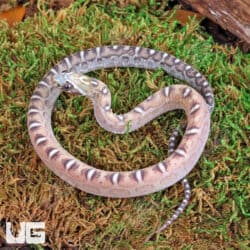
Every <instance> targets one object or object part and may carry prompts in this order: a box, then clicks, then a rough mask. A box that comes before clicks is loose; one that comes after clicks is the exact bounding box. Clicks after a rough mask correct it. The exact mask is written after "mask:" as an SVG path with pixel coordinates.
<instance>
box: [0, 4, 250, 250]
mask: <svg viewBox="0 0 250 250" xmlns="http://www.w3.org/2000/svg"><path fill="white" fill-rule="evenodd" d="M41 2H42V1H41ZM82 2H84V1H75V2H74V4H73V5H72V6H71V7H70V8H68V9H65V10H61V11H60V12H57V13H56V12H52V11H50V10H46V8H45V7H44V8H41V9H42V10H43V12H39V13H38V14H37V15H36V16H35V17H33V18H27V19H26V20H25V21H24V22H22V23H19V24H18V25H16V26H14V27H12V28H11V29H10V28H9V27H8V26H7V25H6V24H5V23H4V22H1V23H0V44H1V46H0V107H1V109H0V133H1V134H0V147H1V159H0V173H1V174H0V183H1V190H0V207H1V213H0V221H5V220H8V221H36V220H37V221H45V222H46V235H47V245H49V246H50V247H52V248H55V247H58V248H60V247H63V246H64V247H66V246H73V245H75V246H79V245H81V246H82V249H111V246H113V249H201V248H202V247H203V248H204V249H208V246H211V247H210V249H219V248H221V247H222V248H225V249H236V248H237V249H238V248H239V249H247V241H248V240H249V239H248V235H249V227H248V224H247V223H246V221H247V220H249V217H250V211H249V207H250V204H249V190H250V189H249V176H250V175H249V167H250V161H249V159H250V150H249V148H250V142H249V130H250V126H249V111H250V92H249V86H248V85H249V80H250V69H249V64H250V55H249V54H242V52H241V51H240V50H238V49H235V48H230V47H226V46H222V45H218V44H216V43H214V42H213V39H212V38H211V37H210V36H209V35H208V34H206V33H204V32H203V31H202V30H201V29H200V28H199V26H198V24H197V23H196V22H195V21H194V20H190V22H189V23H188V24H187V25H186V26H185V27H180V26H179V25H178V23H177V22H176V21H173V20H172V19H171V18H170V17H169V16H167V15H165V16H163V17H162V16H161V15H159V13H165V12H162V10H161V9H160V7H159V6H158V5H157V4H158V1H157V2H156V1H149V3H148V4H145V5H144V7H141V8H140V7H138V6H132V5H129V6H127V7H124V8H120V7H117V6H116V5H115V4H110V5H103V4H102V3H101V2H99V3H97V4H93V3H91V2H89V3H86V4H85V6H82V5H81V3H82ZM111 3H112V2H111ZM152 9H153V10H155V11H152ZM107 44H129V45H140V46H145V47H150V48H154V49H158V50H163V51H166V52H169V53H172V54H174V55H176V56H178V57H179V58H181V59H183V60H184V61H186V62H187V63H189V64H192V65H193V66H194V67H196V68H197V69H199V70H200V71H201V72H202V73H203V74H204V75H206V76H207V78H208V79H209V81H210V82H211V84H212V87H213V89H214V94H215V98H216V106H215V110H214V113H213V115H212V128H211V133H210V137H209V140H208V143H207V146H206V149H205V151H204V153H203V155H202V157H201V159H200V161H199V163H198V164H197V166H196V167H195V168H194V170H193V171H192V172H191V173H190V175H189V176H188V178H189V180H190V183H191V186H192V187H193V193H192V200H191V203H190V205H189V207H188V209H187V210H186V212H185V213H184V215H183V216H181V218H180V219H179V220H177V221H176V222H175V223H174V225H173V226H172V227H171V228H170V229H167V230H166V231H165V232H164V233H162V234H161V235H160V236H159V237H157V239H156V241H155V242H148V243H147V244H144V243H143V242H144V240H145V238H146V237H147V236H148V235H149V234H150V233H152V232H153V231H154V230H155V229H156V228H157V226H158V225H159V224H161V223H162V222H163V221H164V219H166V218H168V217H169V216H170V215H171V213H172V211H173V209H174V208H175V207H176V206H177V204H178V203H179V202H180V200H181V199H182V196H183V189H182V187H181V185H180V184H177V185H174V186H173V187H171V188H169V189H168V190H167V191H166V192H165V191H161V192H158V193H156V194H152V195H149V196H145V197H140V198H134V199H106V198H103V197H97V196H92V195H88V194H86V193H84V192H80V191H78V190H76V189H74V188H72V187H71V186H69V185H68V184H66V183H65V182H63V181H62V180H60V179H59V178H58V177H56V176H55V175H54V174H53V173H52V172H51V171H50V170H48V169H47V168H46V166H45V165H44V164H43V163H42V162H41V161H40V160H39V158H38V157H37V156H36V153H35V152H34V150H33V148H32V146H31V144H30V141H29V137H28V132H27V128H26V112H27V108H28V103H29V98H30V96H31V94H32V91H33V90H34V88H35V86H36V84H37V82H38V81H39V80H40V79H41V78H42V76H43V75H44V74H45V73H46V72H47V71H48V70H49V69H50V67H52V66H53V65H54V64H55V63H56V62H57V61H59V60H60V59H62V58H63V57H65V56H67V55H69V54H70V53H73V52H75V51H79V50H81V49H85V48H91V47H96V46H100V45H107ZM90 75H93V76H95V77H98V78H100V79H101V80H102V81H104V82H106V83H107V84H108V86H109V88H110V90H111V92H112V108H113V110H114V112H117V113H123V112H127V111H129V110H130V109H132V108H133V107H135V106H136V105H137V104H138V103H140V102H141V101H143V100H144V99H145V98H146V97H148V96H149V95H151V94H152V93H154V92H155V91H157V90H158V89H160V88H162V87H163V86H166V85H171V84H175V83H178V82H179V81H178V80H176V79H174V78H172V77H171V76H168V75H166V74H164V73H163V71H162V70H157V71H155V72H151V71H144V70H139V69H108V70H99V71H96V72H93V73H91V74H90ZM180 120H184V116H183V113H182V112H171V113H168V114H164V115H162V116H161V117H159V118H157V119H155V120H154V121H152V122H150V123H149V124H147V125H146V126H144V127H143V128H141V129H139V130H138V131H136V132H134V133H131V134H125V135H113V134H110V133H108V132H107V131H105V130H103V129H102V128H100V126H99V125H98V124H97V122H96V121H95V118H94V116H93V110H92V104H91V102H90V101H89V100H87V99H86V98H84V97H79V96H78V97H74V96H70V95H67V94H63V95H61V96H60V98H59V99H58V101H57V103H56V110H55V111H54V113H53V127H54V131H55V134H56V137H57V138H58V140H59V141H60V142H61V144H62V145H63V146H64V147H65V148H66V149H67V150H69V151H70V152H71V153H72V154H74V155H75V156H76V157H78V158H79V159H81V160H83V161H85V162H87V163H88V164H91V165H94V166H96V167H98V168H102V169H108V170H132V169H139V168H142V167H145V166H148V165H150V164H153V163H156V162H158V161H159V160H162V159H164V158H165V157H166V155H167V145H168V138H169V135H170V133H171V132H172V131H173V129H174V128H175V127H176V126H177V124H178V123H179V121H180ZM0 236H1V237H4V230H2V229H1V230H0Z"/></svg>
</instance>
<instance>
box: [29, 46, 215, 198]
mask: <svg viewBox="0 0 250 250" xmlns="http://www.w3.org/2000/svg"><path fill="white" fill-rule="evenodd" d="M111 67H136V68H144V69H150V70H154V69H157V68H162V69H163V70H164V71H165V72H167V73H168V74H170V75H172V76H174V77H176V78H178V79H180V80H183V81H185V82H187V84H188V85H182V84H178V85H172V86H169V87H165V88H163V89H161V90H159V91H157V92H156V93H154V94H153V95H152V96H150V97H148V98H147V99H146V100H145V101H143V102H142V103H140V104H139V105H138V106H136V107H135V108H134V109H133V110H131V111H129V112H128V113H126V114H122V115H117V114H114V113H113V112H112V109H111V95H110V92H109V90H108V88H107V87H105V85H103V86H104V87H105V88H104V87H102V88H100V95H99V96H100V97H99V99H98V100H96V101H95V102H94V111H95V117H96V119H97V121H98V123H99V124H100V125H101V126H102V127H103V128H105V129H106V130H109V131H111V132H114V133H121V134H122V133H124V132H125V128H126V124H127V122H130V131H133V130H136V129H138V128H140V127H141V126H143V125H144V124H146V123H148V122H149V121H150V120H152V119H154V118H155V117H157V116H159V115H161V114H163V113H165V112H167V111H170V110H175V109H183V110H184V111H185V113H186V116H187V127H186V130H185V133H184V135H183V138H182V140H181V142H180V144H179V145H178V147H177V148H176V149H175V151H174V152H173V153H172V154H171V155H170V156H169V157H168V158H166V159H165V160H163V161H161V162H158V163H156V164H154V165H152V166H149V167H146V168H143V169H139V170H134V171H124V172H114V171H104V170H100V169H96V168H94V167H93V166H90V165H88V164H87V163H84V162H82V161H80V160H79V159H77V158H75V157H74V156H72V155H71V154H70V153H69V152H67V151H66V150H65V149H64V148H63V147H62V146H61V145H60V143H59V142H58V141H57V140H56V138H55V136H54V133H53V130H52V126H51V115H52V110H53V107H54V105H55V102H56V100H57V98H58V96H59V95H60V94H61V92H62V90H61V89H59V88H57V87H55V85H54V84H53V80H54V77H55V76H58V75H60V74H61V73H62V72H64V71H68V72H70V71H73V72H77V73H81V74H85V73H88V72H90V71H94V70H97V69H102V68H111ZM100 84H104V83H101V82H100ZM213 108H214V97H213V93H212V89H211V87H210V85H209V83H208V81H207V80H206V78H205V77H204V76H203V75H202V74H201V73H199V72H198V71H197V70H195V69H194V68H193V67H192V66H190V65H188V64H186V63H184V62H183V61H181V60H180V59H178V58H176V57H174V56H172V55H170V54H168V53H165V52H161V51H156V50H153V49H148V48H142V47H137V46H127V45H126V46H124V45H112V46H104V47H97V48H93V49H88V50H85V51H80V52H77V53H74V54H72V55H70V56H69V57H66V58H64V59H63V60H61V61H60V62H59V63H58V64H57V65H55V66H54V67H53V68H52V69H51V70H50V71H49V72H48V73H47V74H46V75H45V76H44V77H43V79H42V80H41V81H40V82H39V83H38V85H37V87H36V89H35V90H34V92H33V95H32V96H31V99H30V105H29V109H28V131H29V135H30V138H31V142H32V144H33V147H34V149H35V151H36V152H37V154H38V155H39V157H40V158H41V159H42V161H43V162H44V163H45V164H46V165H47V166H48V167H49V168H50V169H51V170H52V171H53V172H54V173H55V174H56V175H58V176H59V177H60V178H62V179H63V180H65V181H66V182H68V183H69V184H70V185H72V186H74V187H76V188H78V189H81V190H83V191H85V192H88V193H91V194H95V195H100V196H106V197H120V198H122V197H135V196H142V195H146V194H150V193H153V192H157V191H159V190H162V189H164V188H167V187H169V186H171V185H173V184H174V183H176V182H178V181H179V180H181V179H183V178H184V177H185V176H186V175H187V174H188V173H189V172H190V171H191V170H192V168H193V167H194V166H195V164H196V163H197V161H198V160H199V158H200V155H201V154H202V152H203V150H204V147H205V144H206V141H207V138H208V135H209V130H210V114H211V113H212V111H213Z"/></svg>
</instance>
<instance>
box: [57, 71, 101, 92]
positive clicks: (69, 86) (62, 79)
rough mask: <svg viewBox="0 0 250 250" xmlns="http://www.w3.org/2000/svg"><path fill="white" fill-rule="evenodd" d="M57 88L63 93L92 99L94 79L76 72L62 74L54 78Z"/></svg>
mask: <svg viewBox="0 0 250 250" xmlns="http://www.w3.org/2000/svg"><path fill="white" fill-rule="evenodd" d="M54 81H55V83H56V84H57V86H58V87H59V88H60V89H62V90H63V91H66V92H69V93H74V94H80V95H83V96H89V97H93V95H94V93H95V92H96V90H95V88H94V87H93V84H91V83H92V82H93V81H95V79H93V78H91V77H89V76H86V75H82V74H79V73H76V72H62V73H60V74H58V75H56V76H54Z"/></svg>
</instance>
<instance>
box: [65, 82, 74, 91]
mask: <svg viewBox="0 0 250 250" xmlns="http://www.w3.org/2000/svg"><path fill="white" fill-rule="evenodd" d="M72 88H73V85H72V84H71V83H69V82H66V83H65V84H64V85H63V89H64V90H71V89H72Z"/></svg>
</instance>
